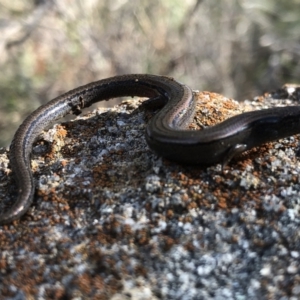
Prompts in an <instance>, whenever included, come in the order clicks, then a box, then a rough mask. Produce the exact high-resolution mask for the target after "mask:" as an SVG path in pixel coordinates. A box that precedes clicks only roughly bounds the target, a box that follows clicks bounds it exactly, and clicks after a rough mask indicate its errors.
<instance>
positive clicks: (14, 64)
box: [0, 0, 300, 146]
mask: <svg viewBox="0 0 300 300" xmlns="http://www.w3.org/2000/svg"><path fill="white" fill-rule="evenodd" d="M299 4H300V2H299V0H289V1H285V0H264V1H261V0H244V1H237V0H228V1H211V0H203V1H201V0H187V1H182V0H166V1H159V0H151V1H148V0H140V1H130V0H114V1H98V0H84V1H83V0H81V1H80V0H60V1H58V0H57V1H54V0H44V1H43V0H35V1H32V0H31V1H23V0H14V1H11V0H0V33H1V34H0V67H1V72H0V146H7V145H9V143H10V141H11V138H12V135H13V133H14V131H15V130H16V128H17V126H18V125H19V124H20V123H21V121H22V120H23V119H24V117H25V116H26V115H27V114H29V113H30V112H31V111H32V110H33V109H35V108H36V107H38V106H39V105H41V104H42V103H45V102H47V101H49V100H50V99H52V98H54V97H56V96H58V95H59V94H61V93H63V92H66V91H68V90H70V89H72V88H75V87H77V86H80V85H83V84H86V83H88V82H90V81H95V80H98V79H101V78H105V77H109V76H113V75H117V74H124V73H153V74H164V75H170V76H173V77H175V78H176V79H177V80H179V81H181V82H183V83H186V84H187V85H189V86H190V87H192V88H193V89H199V90H209V91H214V92H219V93H222V94H224V95H225V96H227V97H232V98H235V99H236V100H245V99H250V98H251V97H253V96H257V95H260V94H262V93H263V92H265V91H270V90H274V89H276V88H278V87H280V86H281V85H282V84H284V83H287V82H289V83H297V82H299V75H300V66H299V62H298V61H299V53H300V43H299V39H300V18H299V16H300V5H299ZM105 104H106V103H105Z"/></svg>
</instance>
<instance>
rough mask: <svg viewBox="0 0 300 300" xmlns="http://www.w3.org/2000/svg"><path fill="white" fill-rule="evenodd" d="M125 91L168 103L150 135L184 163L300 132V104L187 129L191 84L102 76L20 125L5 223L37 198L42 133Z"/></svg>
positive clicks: (227, 155) (159, 149)
mask: <svg viewBox="0 0 300 300" xmlns="http://www.w3.org/2000/svg"><path fill="white" fill-rule="evenodd" d="M121 96H140V97H149V98H157V99H159V100H160V101H162V102H165V103H166V105H165V106H164V107H163V108H162V109H161V110H160V111H159V112H158V113H157V114H156V115H155V116H154V117H153V118H152V119H151V121H150V122H149V124H148V126H147V129H146V140H147V143H148V145H149V147H150V148H151V149H152V150H153V151H154V152H156V153H157V154H158V155H161V156H163V157H165V158H167V159H170V160H173V161H177V162H180V163H188V164H202V165H211V164H215V163H219V162H222V163H224V162H227V161H229V160H230V159H231V158H232V157H233V156H235V155H236V154H238V153H240V152H242V151H245V150H248V149H250V148H252V147H254V146H258V145H260V144H262V143H265V142H268V141H272V140H276V139H279V138H282V137H285V136H290V135H293V134H296V133H299V132H300V106H293V107H280V108H272V109H265V110H260V111H253V112H246V113H243V114H241V115H237V116H234V117H232V118H230V119H228V120H226V121H224V122H222V123H220V124H218V125H215V126H213V127H209V128H206V129H204V130H199V131H198V130H197V131H192V130H186V127H187V126H188V125H189V123H190V122H191V121H192V119H193V117H194V114H195V109H196V101H195V99H194V94H193V91H192V90H191V89H190V88H189V87H188V86H186V85H183V84H181V83H179V82H177V81H175V80H174V79H172V78H169V77H165V76H156V75H147V74H133V75H122V76H116V77H111V78H107V79H103V80H99V81H96V82H93V83H90V84H87V85H84V86H82V87H79V88H76V89H74V90H72V91H69V92H67V93H65V94H63V95H61V96H59V97H57V98H55V99H53V100H51V101H50V102H48V103H47V104H45V105H42V106H41V107H39V108H38V109H37V110H35V111H34V112H33V113H32V114H31V115H29V116H28V117H27V118H26V119H25V121H24V122H23V123H22V125H21V126H20V127H19V129H18V130H17V132H16V133H15V135H14V138H13V141H12V143H11V146H10V165H11V169H12V172H13V175H14V177H15V180H16V184H17V188H18V196H17V200H16V201H15V203H14V204H13V205H12V206H11V208H10V209H8V210H7V211H6V212H4V213H2V214H1V215H0V224H4V223H9V222H11V221H13V220H15V219H18V218H20V217H21V216H22V215H23V214H24V213H26V211H27V210H28V208H29V206H30V205H31V203H32V199H33V196H34V191H35V186H34V180H33V176H32V171H31V166H30V154H31V151H32V145H33V142H34V141H35V139H36V138H37V136H38V135H39V134H40V132H41V131H42V130H43V129H45V127H47V126H48V125H49V124H51V123H53V122H54V121H55V120H58V119H60V118H62V117H63V116H65V115H67V114H70V113H72V114H75V115H78V114H80V112H81V110H82V109H83V108H85V107H89V106H90V105H92V104H93V103H95V102H98V101H101V100H109V99H111V98H115V97H121Z"/></svg>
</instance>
